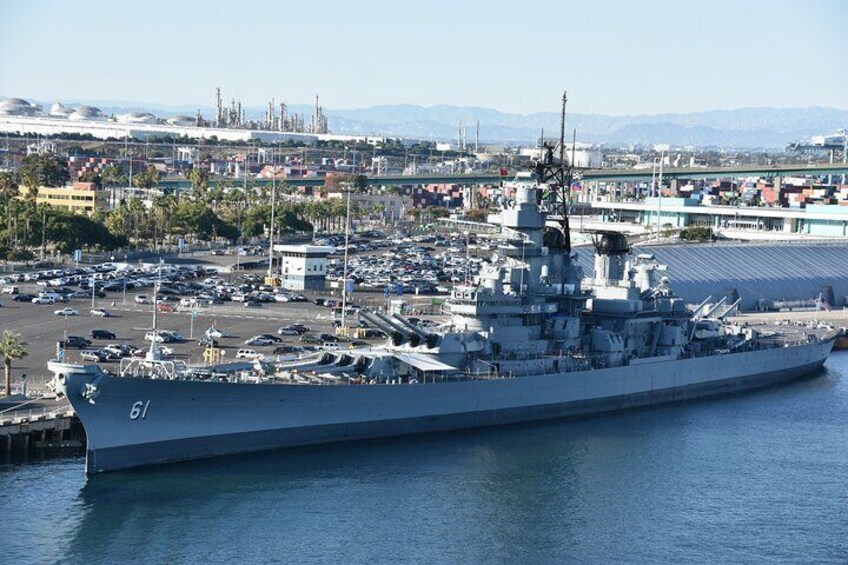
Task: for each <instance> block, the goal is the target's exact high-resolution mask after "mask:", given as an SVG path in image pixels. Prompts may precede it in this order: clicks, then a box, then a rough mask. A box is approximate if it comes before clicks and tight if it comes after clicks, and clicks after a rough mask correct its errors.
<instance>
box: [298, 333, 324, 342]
mask: <svg viewBox="0 0 848 565" xmlns="http://www.w3.org/2000/svg"><path fill="white" fill-rule="evenodd" d="M300 341H301V343H315V344H318V343H323V340H322V339H320V338H318V337H316V336H314V335H312V334H305V335H302V336H300Z"/></svg>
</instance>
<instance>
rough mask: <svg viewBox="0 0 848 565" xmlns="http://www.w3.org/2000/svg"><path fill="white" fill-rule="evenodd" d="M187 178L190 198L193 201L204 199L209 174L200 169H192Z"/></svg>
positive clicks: (207, 187)
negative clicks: (189, 183)
mask: <svg viewBox="0 0 848 565" xmlns="http://www.w3.org/2000/svg"><path fill="white" fill-rule="evenodd" d="M187 176H188V179H189V180H190V181H191V192H192V197H193V198H194V199H195V200H203V199H205V198H206V191H207V190H208V189H209V172H208V171H207V170H206V169H202V168H200V167H193V168H192V169H191V170H190V171H189V172H188V175H187Z"/></svg>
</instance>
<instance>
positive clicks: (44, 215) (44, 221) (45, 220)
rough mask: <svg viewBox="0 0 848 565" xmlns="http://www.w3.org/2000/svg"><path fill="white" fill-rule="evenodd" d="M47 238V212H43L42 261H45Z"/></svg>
mask: <svg viewBox="0 0 848 565" xmlns="http://www.w3.org/2000/svg"><path fill="white" fill-rule="evenodd" d="M46 237H47V210H42V211H41V260H42V261H44V253H45V241H46Z"/></svg>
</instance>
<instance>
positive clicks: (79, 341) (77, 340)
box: [59, 335, 91, 349]
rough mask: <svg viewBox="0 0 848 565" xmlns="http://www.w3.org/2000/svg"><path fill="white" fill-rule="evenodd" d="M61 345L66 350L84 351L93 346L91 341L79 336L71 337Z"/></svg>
mask: <svg viewBox="0 0 848 565" xmlns="http://www.w3.org/2000/svg"><path fill="white" fill-rule="evenodd" d="M59 343H60V344H61V345H62V347H65V348H77V349H84V348H86V347H88V346H89V345H91V340H88V339H85V338H84V337H82V336H79V335H69V336H68V337H66V338H65V339H63V340H62V341H60V342H59Z"/></svg>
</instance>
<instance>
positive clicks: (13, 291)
mask: <svg viewBox="0 0 848 565" xmlns="http://www.w3.org/2000/svg"><path fill="white" fill-rule="evenodd" d="M0 293H3V294H17V293H18V287H16V286H4V287H3V290H0Z"/></svg>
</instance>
